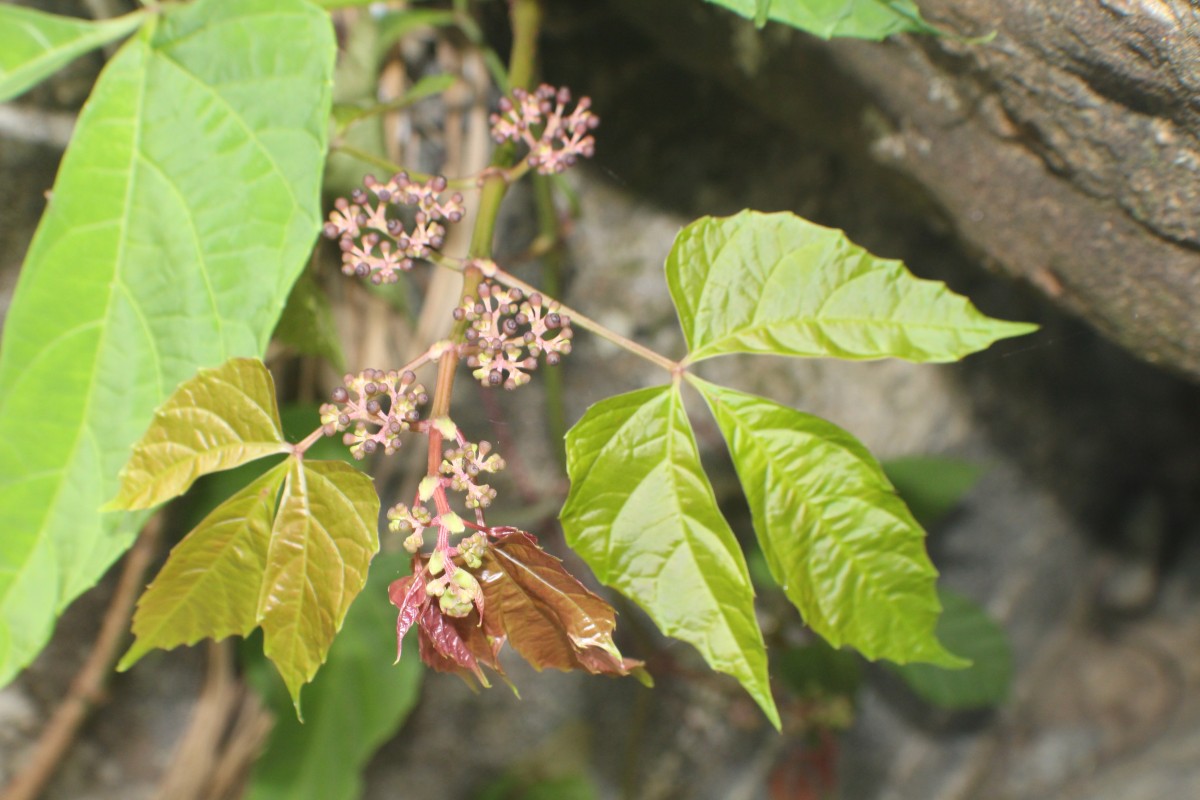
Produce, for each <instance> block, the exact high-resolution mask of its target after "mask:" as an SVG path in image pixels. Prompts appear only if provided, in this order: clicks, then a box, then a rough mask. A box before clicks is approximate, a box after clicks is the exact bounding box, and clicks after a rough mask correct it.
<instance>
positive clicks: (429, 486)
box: [387, 434, 505, 555]
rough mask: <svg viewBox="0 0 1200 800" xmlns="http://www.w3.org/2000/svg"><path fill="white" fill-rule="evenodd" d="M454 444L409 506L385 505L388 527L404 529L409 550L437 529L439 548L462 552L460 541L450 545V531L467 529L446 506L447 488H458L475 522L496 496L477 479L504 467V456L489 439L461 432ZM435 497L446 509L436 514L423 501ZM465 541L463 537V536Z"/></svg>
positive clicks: (395, 529)
mask: <svg viewBox="0 0 1200 800" xmlns="http://www.w3.org/2000/svg"><path fill="white" fill-rule="evenodd" d="M457 439H458V443H457V446H456V447H451V448H448V449H447V450H446V451H445V453H444V454H443V456H444V457H443V458H442V463H441V465H440V466H439V468H438V474H437V475H432V476H428V477H426V478H425V479H424V480H423V481H422V482H421V486H420V487H419V488H418V490H417V497H416V500H415V501H414V502H413V504H412V506H411V507H410V506H407V505H405V504H404V503H397V504H396V505H394V506H392V507H391V508H390V509H388V512H387V517H388V527H389V528H390V529H391V530H393V531H399V532H407V533H408V534H409V535H408V537H407V538H406V539H405V540H404V547H405V549H407V550H408V551H409V552H410V553H416V552H417V551H418V550H420V549H421V547H422V545H423V544H424V542H425V536H424V534H425V530H426V529H427V528H433V527H436V528H437V529H438V545H437V549H438V550H447V551H448V552H450V553H451V554H453V555H461V554H462V552H463V551H462V549H461V548H462V543H460V544H459V548H452V547H449V538H450V536H451V535H455V534H461V533H463V532H465V531H466V525H465V523H463V521H462V518H461V517H459V516H458V515H457V514H455V513H454V512H453V511H451V510H449V506H448V504H447V501H446V490H447V489H450V490H451V491H454V492H461V493H462V494H463V495H465V498H464V500H463V503H464V505H466V507H467V508H470V509H474V510H475V515H476V520H477V522H478V524H480V525H482V524H483V515H482V509H484V508H487V507H488V506H489V505H491V504H492V500H494V499H495V498H496V490H495V489H493V488H492V487H491V486H489V485H488V484H486V483H482V482H481V481H480V476H482V475H489V474H495V473H497V472H499V471H500V470H502V469H504V466H505V465H504V459H503V458H501V457H500V455H499V454H498V453H493V452H492V445H491V443H489V442H479V443H478V444H476V443H474V442H468V441H467V440H466V439H465V438H463V437H462V435H461V434H459V435H458V436H457ZM430 500H435V505H436V506H437V507H438V508H440V509H446V510H444V511H442V512H441V513H439V514H437V515H436V516H435V515H434V513H433V512H432V511H430V510H429V507H428V506H427V505H426V503H428V502H429V501H430ZM464 541H466V540H464Z"/></svg>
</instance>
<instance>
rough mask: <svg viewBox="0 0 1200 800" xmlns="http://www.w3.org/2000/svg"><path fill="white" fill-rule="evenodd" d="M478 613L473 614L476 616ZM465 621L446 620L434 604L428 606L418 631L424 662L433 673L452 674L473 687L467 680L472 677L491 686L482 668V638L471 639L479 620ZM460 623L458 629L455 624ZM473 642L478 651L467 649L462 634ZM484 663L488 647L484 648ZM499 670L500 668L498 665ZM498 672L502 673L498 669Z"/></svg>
mask: <svg viewBox="0 0 1200 800" xmlns="http://www.w3.org/2000/svg"><path fill="white" fill-rule="evenodd" d="M475 613H476V612H471V616H474V615H475ZM466 619H469V617H464V618H462V619H456V618H454V617H447V616H446V615H445V614H443V613H442V612H441V609H439V608H438V607H437V606H436V605H434V604H429V605H426V606H425V610H424V612H422V614H421V624H420V625H419V626H418V628H417V643H418V646H419V647H420V649H421V660H422V661H424V662H425V664H426V665H427V666H429V667H430V668H431V669H435V670H437V671H438V672H453V673H455V674H457V675H460V676H462V677H463V679H464V680H466V681H467V683H470V680H469V678H468V676H471V675H473V676H474V677H475V679H476V680H478V681H479V682H480V683H481V684H483V685H484V686H490V684H489V683H488V680H487V676H486V675H484V674H483V670H481V669H480V668H479V657H478V655H477V653H478V650H479V637H478V636H475V637H471V635H470V634H471V631H473V630H477V629H479V624H478V619H476V620H474V624H467V623H465V622H464V620H466ZM456 622H458V623H460V624H459V625H456V624H455V623H456ZM464 632H465V633H466V634H467V635H468V638H470V639H472V640H473V643H474V644H475V647H474V648H472V647H470V646H468V644H467V641H465V640H464V638H463V635H462V634H463V633H464ZM483 650H484V655H485V660H486V657H487V655H486V654H487V652H488V651H489V650H490V647H489V646H485V647H484V648H483ZM497 666H498V665H497ZM497 671H499V670H498V669H497Z"/></svg>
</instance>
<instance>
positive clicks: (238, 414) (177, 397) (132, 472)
mask: <svg viewBox="0 0 1200 800" xmlns="http://www.w3.org/2000/svg"><path fill="white" fill-rule="evenodd" d="M287 450H288V444H287V442H285V441H284V439H283V432H282V430H281V429H280V425H279V413H278V411H276V407H275V382H274V381H273V380H271V373H269V372H267V368H266V367H265V366H263V363H262V362H261V361H259V360H258V359H256V358H235V359H231V360H229V361H226V362H225V363H224V364H222V365H221V366H219V367H214V368H213V369H202V370H200V371H199V372H198V373H196V375H195V377H193V378H191V379H190V380H186V381H184V382H183V383H181V384H180V385H179V388H177V389H176V390H175V392H174V394H172V395H171V396H170V397H169V398H167V401H166V402H165V403H163V405H162V406H161V407H160V408H159V409H158V410H157V411H156V412H154V420H153V421H152V422H151V423H150V427H149V429H148V430H147V431H146V433H145V435H144V436H143V437H142V440H141V441H140V442H138V444H137V446H136V447H134V448H133V455H132V457H130V459H129V463H128V464H126V465H125V468H124V469H122V470H121V488H120V491H119V492H118V494H117V497H116V498H115V499H114V500H113V501H112V502H111V503H109V504H108V505H107V506H106V507H105V509H106V510H109V511H112V510H117V509H138V508H150V507H152V506H156V505H158V504H159V503H161V502H163V501H165V500H170V499H171V498H172V497H175V496H176V495H180V494H183V493H184V492H186V491H187V489H188V487H189V486H191V485H192V483H193V482H194V481H195V480H196V478H199V477H200V476H201V475H205V474H207V473H209V472H217V471H219V470H223V469H231V468H233V467H236V466H239V465H241V464H245V463H246V462H247V461H253V460H254V459H256V458H262V457H263V456H269V455H272V454H273V453H284V452H287Z"/></svg>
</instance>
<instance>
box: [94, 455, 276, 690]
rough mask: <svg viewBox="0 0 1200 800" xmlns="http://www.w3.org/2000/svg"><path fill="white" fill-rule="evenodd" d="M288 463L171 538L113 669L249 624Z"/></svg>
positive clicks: (241, 632) (237, 632)
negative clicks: (172, 543) (151, 653)
mask: <svg viewBox="0 0 1200 800" xmlns="http://www.w3.org/2000/svg"><path fill="white" fill-rule="evenodd" d="M288 463H289V462H284V463H282V464H279V465H278V466H276V467H274V468H273V469H271V470H270V471H268V472H267V473H266V474H264V475H262V476H261V477H259V478H258V480H256V481H254V482H253V483H251V484H250V485H249V486H247V487H246V488H245V489H242V490H241V491H240V492H238V493H237V494H235V495H234V496H233V497H231V498H229V499H228V500H226V501H225V502H224V503H222V504H221V505H219V506H217V508H215V509H213V511H212V513H211V514H209V515H208V516H207V517H205V518H204V520H203V521H202V522H201V523H200V524H199V525H197V526H196V527H195V529H194V530H193V531H192V532H191V533H189V534H188V535H187V536H185V537H184V538H183V540H182V541H181V542H180V543H179V544H177V545H175V547H174V549H172V550H171V554H170V555H169V556H168V557H167V563H166V564H164V565H163V568H162V569H161V570H160V571H159V573H158V575H157V577H155V579H154V581H153V582H152V583H151V584H150V586H149V587H148V588H147V589H146V591H145V593H144V594H142V596H141V598H140V599H139V600H138V604H137V612H136V613H135V614H134V617H133V633H134V635H135V636H136V637H137V641H136V642H134V644H133V646H132V647H130V648H129V652H127V653H126V654H125V656H124V658H122V659H121V663H120V664H119V665H118V667H117V668H118V669H121V670H125V669H129V667H131V666H133V664H134V662H136V661H137V660H138V659H139V658H141V657H142V656H143V655H145V654H146V653H147V652H149V651H150V650H152V649H154V648H156V647H158V648H162V649H164V650H170V649H171V648H173V647H178V646H179V645H181V644H195V643H196V642H198V641H200V640H201V639H204V638H211V639H224V638H225V637H226V636H245V635H247V634H248V633H250V631H252V630H254V628H255V626H256V625H257V624H258V623H257V611H258V594H259V587H260V586H261V585H262V578H263V572H264V570H265V568H266V563H267V544H268V543H269V541H270V539H271V524H272V522H273V521H274V519H275V503H276V501H277V500H278V499H279V487H280V486H282V485H283V481H284V478H285V477H286V476H287V473H288Z"/></svg>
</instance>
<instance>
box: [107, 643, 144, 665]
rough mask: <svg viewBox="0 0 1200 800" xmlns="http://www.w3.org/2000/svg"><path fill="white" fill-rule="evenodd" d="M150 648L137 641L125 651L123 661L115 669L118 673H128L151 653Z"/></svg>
mask: <svg viewBox="0 0 1200 800" xmlns="http://www.w3.org/2000/svg"><path fill="white" fill-rule="evenodd" d="M149 650H150V648H149V647H147V646H146V645H144V644H142V642H141V641H138V640H135V641H134V643H133V644H131V645H130V646H129V649H128V650H126V651H125V655H123V656H121V660H120V661H118V662H117V665H116V666H115V667H114V668H113V669H115V670H116V671H117V672H128V671H129V669H130V667H132V666H133V665H134V664H136V663H137V662H138V661H140V660H141V658H142V656H144V655H146V653H147V652H149Z"/></svg>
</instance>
